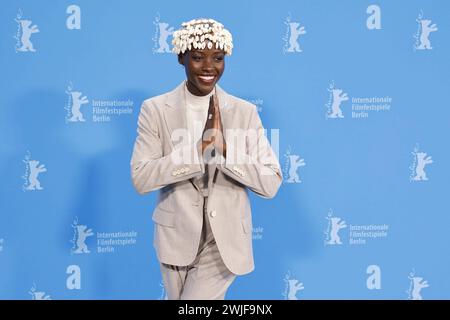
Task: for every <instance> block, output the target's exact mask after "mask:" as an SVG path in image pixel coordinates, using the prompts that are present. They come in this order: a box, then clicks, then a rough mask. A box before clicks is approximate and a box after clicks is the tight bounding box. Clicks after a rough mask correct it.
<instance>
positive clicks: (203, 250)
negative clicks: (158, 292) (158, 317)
mask: <svg viewBox="0 0 450 320" xmlns="http://www.w3.org/2000/svg"><path fill="white" fill-rule="evenodd" d="M207 199H208V198H207V197H204V204H203V227H202V234H201V237H200V244H199V248H198V252H197V256H196V258H195V260H194V261H193V262H192V263H191V264H189V265H187V266H174V265H169V264H165V263H160V267H161V274H162V278H163V283H164V288H165V290H166V293H167V298H168V299H169V300H223V299H225V294H226V291H227V289H228V287H229V286H230V285H231V283H232V282H233V280H234V279H235V278H236V275H235V274H233V273H232V272H230V271H229V270H228V268H227V267H226V266H225V264H224V263H223V260H222V257H221V256H220V252H219V249H218V248H217V244H216V241H215V240H214V235H213V233H212V231H211V226H210V224H209V219H208V217H207V209H206V203H207Z"/></svg>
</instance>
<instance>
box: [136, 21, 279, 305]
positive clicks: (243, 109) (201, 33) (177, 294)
mask: <svg viewBox="0 0 450 320" xmlns="http://www.w3.org/2000/svg"><path fill="white" fill-rule="evenodd" d="M172 44H173V45H174V48H173V52H174V53H175V54H177V56H178V62H179V63H180V64H181V65H182V66H184V68H185V72H186V80H185V81H183V82H182V83H181V84H180V85H179V86H178V87H177V88H175V89H174V90H172V91H170V92H168V93H166V94H163V95H159V96H156V97H153V98H150V99H147V100H145V101H144V103H143V104H142V107H141V111H140V114H139V119H138V137H137V139H136V142H135V145H134V150H133V155H132V159H131V163H130V165H131V176H132V181H133V184H134V186H135V188H136V190H137V191H138V192H139V193H140V194H146V193H148V192H150V191H153V190H159V195H160V196H159V200H158V204H157V207H156V209H155V210H154V213H153V217H152V219H153V221H154V222H155V231H154V246H155V249H156V253H157V257H158V260H159V262H160V268H161V274H162V278H163V282H164V288H165V290H166V293H167V297H168V298H169V299H224V298H225V294H226V292H227V290H228V287H229V286H230V285H231V283H232V282H233V280H234V279H235V277H236V275H242V274H246V273H249V272H251V271H252V270H253V268H254V262H253V251H252V219H251V209H250V204H249V199H248V192H247V189H250V190H252V191H253V192H255V193H256V194H258V195H260V196H262V197H264V198H271V197H273V196H275V194H276V193H277V191H278V188H279V186H280V184H281V179H282V178H281V170H280V165H279V163H278V159H277V157H276V156H275V154H274V153H273V151H272V149H271V147H270V145H269V143H268V141H267V139H266V136H265V135H264V128H263V126H262V123H261V119H260V118H259V115H258V112H257V111H256V106H255V105H254V104H251V103H249V102H247V101H245V100H243V99H240V98H237V97H235V96H232V95H230V94H228V93H226V92H225V91H224V90H223V89H222V88H220V87H219V85H218V84H217V83H218V81H219V80H220V78H221V77H222V74H223V72H224V70H225V56H226V55H231V52H232V48H233V44H232V37H231V34H230V32H229V31H228V30H226V29H225V28H224V27H223V25H222V24H221V23H219V22H217V21H215V20H213V19H197V20H191V21H189V22H185V23H183V24H182V28H181V29H180V30H177V31H175V32H174V33H173V41H172ZM225 130H226V133H227V135H226V136H228V139H226V138H225V137H226V136H225V134H224V133H225V132H224V131H225ZM237 132H239V137H237V136H236V133H237ZM246 132H249V133H248V135H249V137H250V136H251V137H252V139H250V138H249V137H246ZM180 133H183V134H182V136H183V137H187V138H186V139H182V141H181V142H180V141H179V140H180V139H179V137H180ZM184 133H186V134H184ZM254 133H256V134H254ZM236 137H237V138H238V140H240V141H244V142H246V143H244V144H243V145H245V148H244V149H241V148H237V147H236V143H235V140H236V139H235V138H236ZM227 149H228V150H229V151H228V152H227ZM180 152H181V153H183V152H185V153H188V155H186V156H185V155H182V156H181V157H179V155H180ZM174 155H177V156H174ZM175 158H176V159H180V158H182V159H194V161H193V162H191V161H182V163H180V161H178V160H177V161H174V159H175ZM236 159H239V160H241V161H236ZM242 160H243V161H242Z"/></svg>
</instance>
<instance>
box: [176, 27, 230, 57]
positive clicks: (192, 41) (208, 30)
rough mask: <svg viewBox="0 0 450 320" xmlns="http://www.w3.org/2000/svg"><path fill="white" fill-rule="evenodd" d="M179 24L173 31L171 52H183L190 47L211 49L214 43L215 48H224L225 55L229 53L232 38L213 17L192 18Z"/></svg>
mask: <svg viewBox="0 0 450 320" xmlns="http://www.w3.org/2000/svg"><path fill="white" fill-rule="evenodd" d="M181 26H182V28H180V29H179V30H177V31H175V32H174V33H173V39H172V44H173V49H172V52H173V53H176V54H180V53H184V52H185V51H186V50H191V49H192V48H194V49H205V48H206V47H208V49H212V47H213V45H214V43H215V47H216V49H221V50H224V51H225V54H226V55H231V52H232V50H233V38H232V36H231V33H230V32H229V31H228V30H227V29H225V28H224V27H223V24H221V23H220V22H217V21H216V20H214V19H193V20H191V21H188V22H183V23H182V24H181ZM208 40H209V41H208Z"/></svg>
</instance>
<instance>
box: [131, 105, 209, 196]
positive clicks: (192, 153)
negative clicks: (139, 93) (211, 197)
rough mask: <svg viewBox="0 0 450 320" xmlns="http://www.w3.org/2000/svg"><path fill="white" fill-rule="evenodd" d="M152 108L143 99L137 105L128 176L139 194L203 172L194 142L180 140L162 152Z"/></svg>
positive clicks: (199, 153)
mask: <svg viewBox="0 0 450 320" xmlns="http://www.w3.org/2000/svg"><path fill="white" fill-rule="evenodd" d="M154 108H155V106H154V105H152V103H151V102H144V103H143V104H142V106H141V110H140V113H139V117H138V128H137V134H138V135H137V138H136V141H135V143H134V148H133V154H132V157H131V162H130V166H131V179H132V181H133V185H134V188H135V189H136V191H137V192H138V193H139V194H146V193H148V192H151V191H154V190H158V189H161V188H163V187H164V186H166V185H169V184H172V183H176V182H179V181H183V180H187V179H190V178H193V177H196V176H200V175H202V174H203V173H204V172H205V167H204V164H203V161H202V157H201V156H200V155H201V151H200V149H199V148H198V146H197V145H196V144H186V143H184V144H182V143H180V144H179V145H177V146H175V147H174V148H173V149H172V151H171V153H169V154H167V155H165V154H163V139H162V137H161V133H160V132H159V129H158V125H157V123H156V121H157V119H159V118H158V117H156V116H154V113H156V111H155V110H154ZM166 139H167V138H166ZM169 139H170V137H169ZM166 143H167V142H166ZM169 143H171V142H169Z"/></svg>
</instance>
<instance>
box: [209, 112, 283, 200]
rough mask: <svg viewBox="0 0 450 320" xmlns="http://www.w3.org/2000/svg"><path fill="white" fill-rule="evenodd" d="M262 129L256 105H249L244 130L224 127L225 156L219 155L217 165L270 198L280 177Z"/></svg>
mask: <svg viewBox="0 0 450 320" xmlns="http://www.w3.org/2000/svg"><path fill="white" fill-rule="evenodd" d="M264 131H265V130H264V128H263V125H262V122H261V119H260V117H259V115H258V111H257V110H256V106H254V105H252V108H251V115H250V121H249V125H248V130H247V132H245V133H243V132H239V131H233V130H231V131H230V130H227V132H226V135H225V141H226V144H227V155H226V159H224V158H223V157H221V161H220V163H219V165H218V166H217V167H218V168H219V170H221V171H222V172H223V173H224V174H226V175H227V176H229V177H231V178H232V179H234V180H236V181H237V182H239V183H241V184H243V185H245V186H246V187H248V188H249V189H250V190H252V191H253V192H255V193H256V194H257V195H259V196H261V197H263V198H273V197H274V196H275V195H276V193H277V192H278V189H279V188H280V185H281V182H282V179H283V178H282V174H281V169H280V164H279V162H278V159H277V156H276V155H275V153H274V152H273V150H272V148H271V146H270V144H269V141H268V140H267V137H266V135H265V134H264ZM243 135H244V136H245V139H243Z"/></svg>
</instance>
